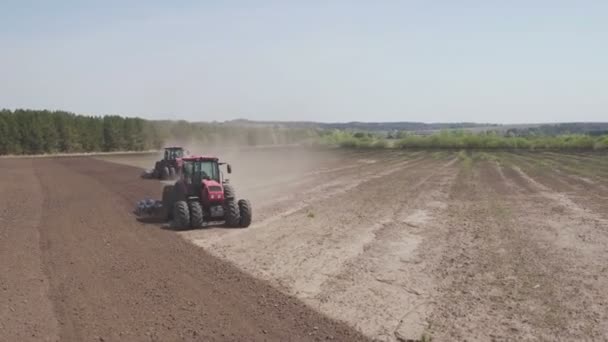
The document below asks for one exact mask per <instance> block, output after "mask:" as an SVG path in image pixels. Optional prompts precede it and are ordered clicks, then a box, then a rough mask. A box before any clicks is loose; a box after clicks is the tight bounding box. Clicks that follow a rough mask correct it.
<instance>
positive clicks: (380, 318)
mask: <svg viewBox="0 0 608 342" xmlns="http://www.w3.org/2000/svg"><path fill="white" fill-rule="evenodd" d="M457 161H458V159H457V158H453V159H451V160H449V161H448V162H446V163H444V164H442V165H440V166H439V167H437V168H434V169H432V170H431V171H429V173H428V175H426V176H424V177H422V178H421V179H419V180H417V181H416V182H415V183H414V184H410V185H409V186H408V187H407V190H405V191H404V193H403V194H402V196H400V197H398V198H394V201H397V202H398V204H397V205H396V206H395V207H393V208H391V212H389V213H387V214H386V215H385V216H386V219H383V220H381V221H380V222H377V223H375V224H372V225H371V228H370V230H369V236H370V238H369V239H368V240H367V241H366V242H365V243H364V245H363V246H362V247H361V248H360V249H359V253H358V254H357V255H354V256H352V257H350V258H348V260H347V261H346V262H344V264H343V265H342V267H341V268H340V269H339V270H338V272H336V273H334V274H331V275H329V276H327V277H326V279H325V281H324V282H323V283H322V284H321V286H320V288H319V290H318V291H317V294H316V295H315V296H314V297H313V298H311V300H313V301H316V302H318V304H317V305H319V306H320V308H321V310H322V311H324V312H327V313H329V314H331V315H332V316H335V317H341V318H342V319H345V317H346V319H347V321H351V322H357V321H358V322H360V323H359V325H358V326H359V328H360V329H361V330H362V331H363V332H367V333H368V334H369V335H370V336H372V337H373V338H377V339H380V340H386V341H395V340H398V339H399V338H402V339H405V338H410V339H418V338H420V337H421V336H422V335H423V333H424V332H425V330H426V329H427V327H428V326H427V322H426V316H427V315H428V313H429V312H430V310H431V306H432V304H433V302H434V300H433V299H432V294H433V284H432V280H431V279H430V277H429V276H428V274H426V272H425V271H426V269H427V268H428V267H429V266H428V264H427V263H428V262H430V260H429V259H430V258H424V257H421V255H420V254H421V251H420V250H419V248H420V245H421V243H423V242H424V243H429V241H428V240H425V239H428V235H429V230H433V229H435V225H436V224H437V219H438V216H441V215H442V213H443V211H444V209H445V202H446V201H447V197H448V193H447V192H448V190H449V187H450V185H451V183H452V182H453V181H454V179H455V177H456V172H455V170H454V168H453V167H452V166H453V165H454V164H455V163H456V162H457ZM381 302H382V303H386V304H385V305H383V306H378V305H377V304H375V303H381ZM369 317H374V318H373V319H369ZM366 318H367V319H366Z"/></svg>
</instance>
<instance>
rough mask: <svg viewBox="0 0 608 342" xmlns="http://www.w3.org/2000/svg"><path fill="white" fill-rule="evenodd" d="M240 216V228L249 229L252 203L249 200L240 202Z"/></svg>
mask: <svg viewBox="0 0 608 342" xmlns="http://www.w3.org/2000/svg"><path fill="white" fill-rule="evenodd" d="M238 204H239V214H240V216H241V218H240V220H239V227H241V228H247V227H249V225H250V224H251V215H252V210H251V202H249V200H244V199H242V200H239V203H238Z"/></svg>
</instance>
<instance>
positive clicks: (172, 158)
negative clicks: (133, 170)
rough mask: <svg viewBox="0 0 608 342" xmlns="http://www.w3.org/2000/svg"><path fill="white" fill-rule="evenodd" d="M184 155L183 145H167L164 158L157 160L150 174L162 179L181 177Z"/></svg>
mask: <svg viewBox="0 0 608 342" xmlns="http://www.w3.org/2000/svg"><path fill="white" fill-rule="evenodd" d="M183 157H184V148H183V147H165V156H164V158H163V159H161V160H159V161H157V162H156V164H155V165H154V170H152V172H151V175H150V176H151V177H152V178H157V179H161V180H166V179H175V178H177V177H179V174H180V173H181V169H182V158H183ZM148 172H149V171H148Z"/></svg>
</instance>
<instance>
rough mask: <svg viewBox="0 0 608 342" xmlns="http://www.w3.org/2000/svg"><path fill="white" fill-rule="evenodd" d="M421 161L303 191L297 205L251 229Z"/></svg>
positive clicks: (403, 163) (409, 161)
mask: <svg viewBox="0 0 608 342" xmlns="http://www.w3.org/2000/svg"><path fill="white" fill-rule="evenodd" d="M423 161H424V159H422V158H418V159H412V160H405V161H403V162H399V163H396V164H395V165H393V166H391V167H389V168H387V169H385V170H383V171H380V172H378V173H374V174H372V175H369V176H367V177H365V178H363V177H360V178H355V179H352V180H347V182H343V179H340V178H339V179H337V180H334V181H329V182H326V183H323V184H321V185H318V186H315V187H314V188H312V189H309V190H307V191H304V192H302V193H300V194H298V197H299V198H301V200H300V202H299V203H298V204H295V205H293V206H291V207H290V208H288V209H286V210H284V211H282V212H280V213H278V214H275V215H273V216H271V217H268V218H266V219H264V220H262V221H259V222H256V223H255V224H253V225H252V228H255V227H261V226H265V225H268V224H269V223H272V222H275V221H277V220H280V219H282V218H284V217H286V216H289V215H292V214H294V213H296V212H298V211H300V210H304V209H306V208H307V207H309V206H310V204H311V203H312V202H318V201H322V200H326V199H329V198H331V197H334V196H338V195H341V194H343V193H346V192H349V191H352V190H354V189H356V188H358V187H359V186H361V185H363V184H366V183H369V182H372V181H375V180H378V179H381V178H384V177H387V176H390V175H391V174H394V173H396V172H399V171H401V170H403V169H404V168H411V167H415V166H416V165H419V164H420V163H422V162H423ZM308 195H313V196H311V197H310V198H308V199H307V198H306V196H308ZM291 197H293V196H292V195H288V196H284V197H279V198H276V199H275V200H273V201H272V202H270V203H267V204H266V206H270V205H272V203H280V202H285V201H287V200H290V199H291Z"/></svg>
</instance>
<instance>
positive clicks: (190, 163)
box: [182, 156, 232, 202]
mask: <svg viewBox="0 0 608 342" xmlns="http://www.w3.org/2000/svg"><path fill="white" fill-rule="evenodd" d="M222 164H223V163H220V162H219V161H218V158H216V157H205V156H194V157H186V158H184V159H183V176H182V181H183V183H185V184H186V186H187V187H188V190H187V192H188V194H189V197H198V198H200V199H201V200H202V201H204V202H208V201H211V202H217V201H223V200H224V187H225V186H226V185H225V184H224V183H225V182H226V181H227V180H225V179H223V177H222V172H221V171H220V165H222ZM227 168H228V173H230V172H231V171H232V170H231V168H230V165H228V167H227Z"/></svg>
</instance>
